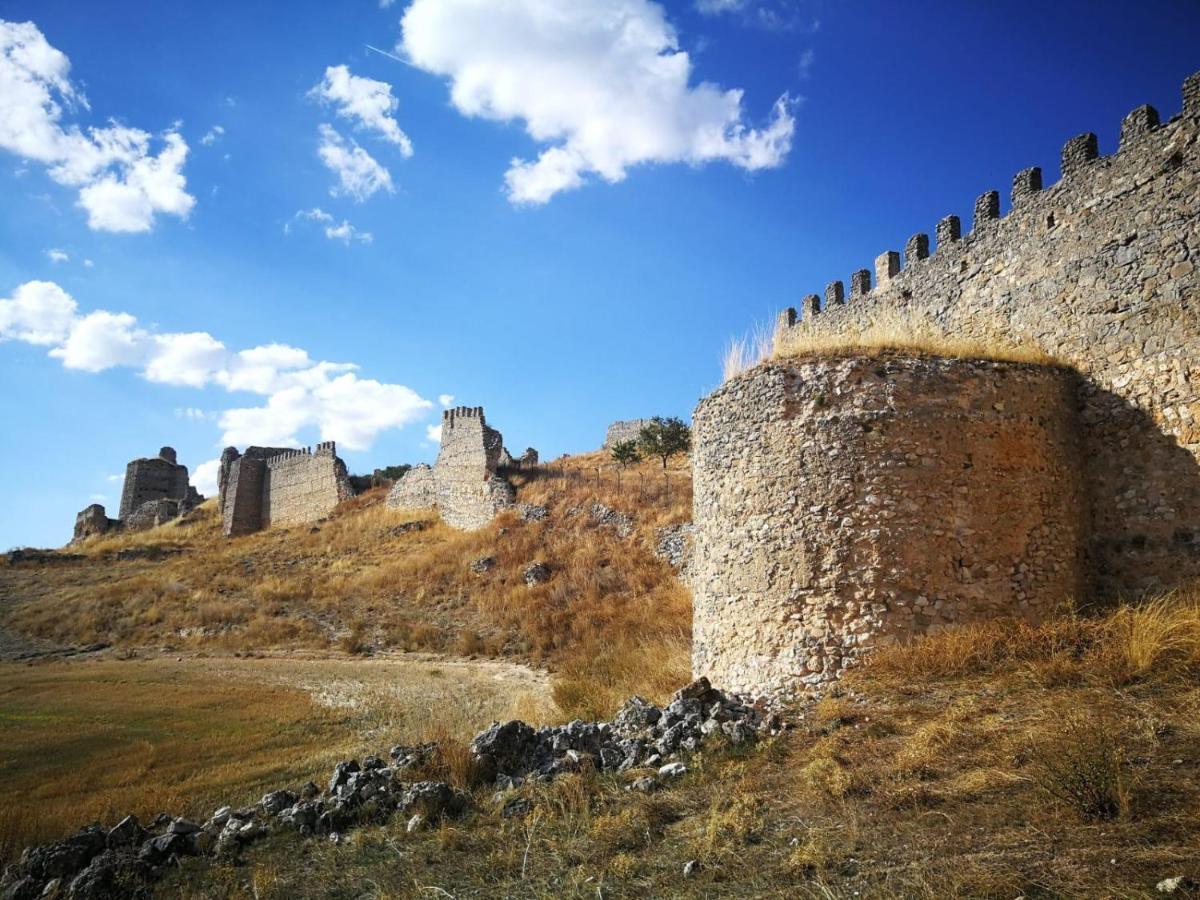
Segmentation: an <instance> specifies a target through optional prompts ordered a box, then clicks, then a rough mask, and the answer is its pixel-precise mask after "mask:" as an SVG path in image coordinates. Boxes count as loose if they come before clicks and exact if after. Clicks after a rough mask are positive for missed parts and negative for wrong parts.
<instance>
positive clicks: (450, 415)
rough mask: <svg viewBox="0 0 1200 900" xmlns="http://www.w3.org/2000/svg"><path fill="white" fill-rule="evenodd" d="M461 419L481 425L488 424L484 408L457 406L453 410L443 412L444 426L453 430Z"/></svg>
mask: <svg viewBox="0 0 1200 900" xmlns="http://www.w3.org/2000/svg"><path fill="white" fill-rule="evenodd" d="M460 419H469V420H471V421H472V422H478V423H479V424H481V425H486V424H487V419H486V417H485V416H484V415H483V407H482V406H456V407H454V408H453V409H446V410H442V424H443V425H446V426H449V427H450V428H453V427H454V425H455V423H456V422H458V421H459V420H460Z"/></svg>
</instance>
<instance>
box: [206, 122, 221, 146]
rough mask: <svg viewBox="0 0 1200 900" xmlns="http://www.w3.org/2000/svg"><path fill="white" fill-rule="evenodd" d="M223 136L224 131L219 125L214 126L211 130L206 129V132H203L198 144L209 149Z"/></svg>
mask: <svg viewBox="0 0 1200 900" xmlns="http://www.w3.org/2000/svg"><path fill="white" fill-rule="evenodd" d="M224 136H225V129H224V128H222V127H221V126H220V125H214V126H213V127H212V128H210V129H208V131H207V132H205V134H204V137H202V138H200V143H201V144H203V145H204V146H205V147H211V146H212V145H213V144H215V143H216V142H217V141H219V140H220V139H221V138H222V137H224Z"/></svg>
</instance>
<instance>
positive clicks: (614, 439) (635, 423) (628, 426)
mask: <svg viewBox="0 0 1200 900" xmlns="http://www.w3.org/2000/svg"><path fill="white" fill-rule="evenodd" d="M650 422H651V420H650V419H626V420H624V421H622V422H613V423H612V424H611V425H609V426H608V433H607V434H606V435H605V436H604V449H605V450H611V449H612V448H613V447H615V446H616V445H617V444H620V443H622V442H624V441H637V439H638V438H639V437H641V435H642V429H643V428H645V427H646V426H647V425H649V424H650Z"/></svg>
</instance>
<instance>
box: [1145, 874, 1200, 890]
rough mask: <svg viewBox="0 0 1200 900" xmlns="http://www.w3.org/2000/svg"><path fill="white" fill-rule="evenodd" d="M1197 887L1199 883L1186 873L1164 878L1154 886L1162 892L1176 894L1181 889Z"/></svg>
mask: <svg viewBox="0 0 1200 900" xmlns="http://www.w3.org/2000/svg"><path fill="white" fill-rule="evenodd" d="M1196 887H1197V883H1196V882H1195V881H1193V880H1192V879H1191V878H1188V877H1187V876H1186V875H1176V876H1175V877H1174V878H1164V879H1163V880H1162V881H1160V882H1159V883H1158V884H1156V885H1155V886H1154V889H1155V890H1156V891H1158V892H1159V893H1160V894H1174V893H1177V892H1179V891H1190V890H1194V889H1195V888H1196Z"/></svg>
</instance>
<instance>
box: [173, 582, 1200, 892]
mask: <svg viewBox="0 0 1200 900" xmlns="http://www.w3.org/2000/svg"><path fill="white" fill-rule="evenodd" d="M689 765H690V766H691V772H690V773H689V774H688V775H687V776H685V777H684V778H683V779H681V780H680V781H678V782H674V783H672V785H671V786H670V787H669V788H667V789H666V790H664V791H662V792H659V793H655V794H650V795H643V794H631V793H629V792H627V791H626V790H625V789H624V788H625V785H626V783H627V782H629V781H631V780H632V779H633V778H634V777H636V776H637V775H639V774H642V773H639V772H637V771H634V772H630V773H626V774H624V775H614V776H607V775H606V776H598V775H596V774H594V773H586V772H585V773H583V774H581V775H568V776H561V777H560V778H559V779H558V780H557V781H555V782H554V783H553V784H551V785H533V786H526V787H524V788H521V789H520V791H521V793H522V794H524V795H525V796H526V797H528V798H529V799H531V800H532V801H533V804H534V806H533V811H532V812H531V813H530V815H529V816H527V817H525V818H523V819H519V818H504V817H503V816H501V815H500V809H501V805H500V804H499V803H497V802H496V801H494V800H493V799H492V790H493V789H492V788H490V787H476V788H475V796H476V802H477V803H478V805H479V811H478V812H477V813H475V814H473V815H471V816H469V817H468V818H467V819H465V820H463V821H460V822H456V823H448V824H444V825H442V826H441V827H440V828H438V829H436V830H434V831H432V832H418V833H414V834H408V833H406V832H405V829H404V823H403V822H396V823H393V824H390V825H387V826H383V827H375V828H366V829H363V830H360V831H357V832H354V833H352V834H351V835H350V836H349V838H348V840H346V841H345V842H344V843H342V844H339V845H333V844H330V843H328V842H323V841H311V840H301V839H299V838H293V837H291V836H288V835H280V836H277V837H276V838H273V839H272V840H271V841H270V842H268V843H267V844H264V845H262V846H260V847H258V848H256V849H254V850H253V851H251V852H250V854H249V855H248V857H247V860H246V864H244V865H237V866H229V865H216V866H210V865H208V864H190V865H188V866H185V868H184V869H183V870H182V871H181V872H179V873H177V874H176V875H175V876H174V877H173V879H172V880H171V882H170V884H169V886H168V888H167V892H168V893H170V894H171V895H175V894H178V895H179V896H183V897H202V896H203V897H209V896H229V897H255V898H285V897H287V898H293V897H344V898H351V897H361V896H371V897H396V898H399V897H414V898H415V897H434V896H437V897H447V896H452V897H579V898H595V897H605V898H618V897H666V896H672V897H674V896H694V897H713V896H733V897H779V898H783V897H788V898H791V897H812V898H830V897H847V898H849V897H924V898H945V897H971V898H979V897H981V898H998V900H999V898H1003V900H1012V898H1014V897H1028V898H1035V897H1036V898H1052V897H1079V898H1085V897H1086V898H1093V897H1152V896H1162V895H1161V894H1159V893H1158V892H1157V890H1156V885H1157V884H1158V883H1159V882H1160V881H1162V880H1164V879H1168V878H1174V877H1179V876H1183V877H1184V878H1185V879H1188V878H1190V879H1193V880H1194V882H1200V853H1198V852H1197V850H1198V848H1200V845H1198V844H1197V839H1198V836H1200V602H1197V600H1196V598H1194V597H1193V598H1175V599H1174V600H1173V602H1172V605H1170V606H1163V605H1160V606H1152V607H1149V608H1145V609H1141V610H1123V611H1119V612H1117V613H1115V614H1113V615H1110V616H1108V617H1106V618H1103V619H1097V620H1082V619H1065V620H1060V621H1055V622H1052V623H1048V624H1047V625H1046V626H1044V627H1041V628H1028V627H1024V626H1018V625H1011V624H1006V623H997V624H993V625H985V626H980V627H975V628H969V629H966V630H963V631H959V632H954V633H949V634H944V635H940V636H937V637H932V638H929V639H927V640H925V641H923V642H922V643H920V644H918V645H916V646H915V647H913V648H911V649H907V650H906V649H899V650H890V651H887V652H884V653H882V654H881V655H880V656H878V657H876V659H875V660H874V662H873V663H872V664H871V665H869V666H868V667H866V668H865V669H862V670H860V671H858V672H856V673H854V675H852V676H851V677H850V678H849V679H848V681H847V683H846V684H845V685H844V687H843V689H842V691H841V692H840V696H837V697H833V698H829V699H827V700H825V701H823V702H822V703H820V704H819V705H818V706H816V707H815V708H812V709H810V710H808V711H807V712H805V713H804V714H803V717H802V718H800V719H799V720H798V723H797V727H796V728H795V729H794V730H792V731H790V732H785V733H784V734H783V735H781V736H780V737H778V738H775V739H773V740H771V741H768V742H764V743H760V744H759V745H758V746H757V747H755V748H753V749H750V750H746V749H732V748H730V749H715V750H707V751H705V752H703V753H701V754H700V755H699V756H697V757H694V758H693V759H692V760H691V761H690V763H689ZM466 786H470V784H469V783H467V784H466ZM510 796H511V795H510ZM692 860H695V861H697V862H698V863H699V867H698V869H697V870H696V871H695V872H694V873H693V874H691V875H689V876H685V875H684V874H683V868H684V865H685V863H687V862H689V861H692ZM1182 885H1183V886H1181V887H1180V888H1179V889H1178V890H1176V892H1175V894H1174V896H1177V897H1189V896H1196V891H1195V890H1194V889H1192V888H1189V887H1188V886H1187V881H1186V880H1185V881H1184V882H1183V883H1182Z"/></svg>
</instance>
